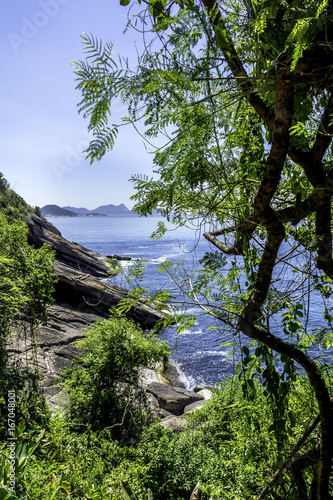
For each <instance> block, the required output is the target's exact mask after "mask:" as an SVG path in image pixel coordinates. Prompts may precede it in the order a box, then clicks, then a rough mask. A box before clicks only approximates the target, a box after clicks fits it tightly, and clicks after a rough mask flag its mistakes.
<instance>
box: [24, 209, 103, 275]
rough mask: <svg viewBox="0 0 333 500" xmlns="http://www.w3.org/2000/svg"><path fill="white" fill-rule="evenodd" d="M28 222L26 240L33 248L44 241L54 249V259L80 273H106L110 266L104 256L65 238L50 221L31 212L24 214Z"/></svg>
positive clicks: (39, 245) (38, 246)
mask: <svg viewBox="0 0 333 500" xmlns="http://www.w3.org/2000/svg"><path fill="white" fill-rule="evenodd" d="M24 220H25V222H26V223H27V224H28V227H29V233H28V241H29V243H30V245H33V246H34V247H35V248H40V247H41V246H42V245H43V244H44V243H47V244H49V245H51V247H52V248H53V250H55V254H56V260H57V261H58V262H62V263H63V264H66V265H67V266H70V267H72V268H73V269H77V270H78V271H80V272H81V273H88V274H91V275H93V276H97V277H100V278H103V277H105V276H107V275H108V273H109V271H110V266H109V265H108V264H107V262H106V261H105V257H104V256H103V255H100V254H99V253H97V252H93V251H92V250H88V249H87V248H85V247H83V246H82V245H79V244H78V243H74V242H71V241H68V240H66V239H65V238H63V237H62V236H61V233H60V231H58V229H57V228H56V227H54V226H53V224H51V223H50V222H48V221H46V220H44V219H41V218H40V217H37V215H35V214H31V215H30V217H28V216H24Z"/></svg>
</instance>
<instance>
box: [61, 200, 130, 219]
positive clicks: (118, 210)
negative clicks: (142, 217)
mask: <svg viewBox="0 0 333 500" xmlns="http://www.w3.org/2000/svg"><path fill="white" fill-rule="evenodd" d="M62 208H64V209H65V210H71V211H72V212H75V213H76V214H78V215H96V216H98V215H133V212H131V210H129V209H128V208H127V207H126V206H125V205H124V204H123V203H121V204H120V205H112V204H110V205H101V206H100V207H97V208H95V209H94V210H88V209H87V208H84V207H80V208H76V207H69V206H67V207H62Z"/></svg>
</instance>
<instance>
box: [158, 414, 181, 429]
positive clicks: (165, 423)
mask: <svg viewBox="0 0 333 500" xmlns="http://www.w3.org/2000/svg"><path fill="white" fill-rule="evenodd" d="M160 425H161V426H162V427H164V429H169V430H170V431H173V432H182V431H183V430H184V428H185V427H186V425H187V420H186V418H185V417H184V416H180V417H176V416H175V415H170V416H169V417H166V418H164V419H163V420H161V422H160Z"/></svg>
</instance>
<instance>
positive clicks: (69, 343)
mask: <svg viewBox="0 0 333 500" xmlns="http://www.w3.org/2000/svg"><path fill="white" fill-rule="evenodd" d="M25 221H26V223H27V224H28V227H29V233H28V241H29V243H30V244H31V245H33V246H34V247H36V248H40V247H41V246H42V245H43V244H44V243H47V244H49V245H50V246H51V247H52V248H53V249H54V251H55V256H56V260H55V266H54V272H55V275H56V277H57V280H58V281H57V283H56V284H55V293H54V299H55V302H54V304H53V305H51V306H50V307H49V309H48V322H47V324H46V325H44V326H41V327H40V328H39V331H38V333H37V337H36V335H32V334H31V332H29V328H28V326H27V325H24V324H22V325H20V326H19V327H18V326H17V327H16V328H15V329H14V331H13V335H12V336H11V342H10V345H8V353H9V355H10V357H11V358H12V359H17V358H20V359H23V360H25V363H26V365H28V367H29V365H31V366H32V365H33V364H34V363H35V361H34V359H36V362H37V364H38V368H39V371H40V372H41V374H42V376H43V378H44V381H43V385H44V393H45V396H46V398H47V400H48V403H49V405H50V407H51V408H55V407H56V406H57V405H58V404H61V405H63V404H65V399H66V398H65V397H64V394H63V389H62V388H61V387H60V386H57V385H55V383H54V382H55V380H56V379H57V377H58V376H59V374H60V372H61V371H62V370H63V369H65V368H66V367H68V366H69V365H70V363H71V361H72V359H73V358H74V357H75V356H77V355H78V354H79V351H78V349H77V347H76V346H75V342H76V341H77V340H79V339H81V338H83V337H84V330H85V329H86V328H87V327H89V325H91V324H92V323H93V322H94V321H96V320H100V319H103V318H107V317H108V315H109V309H110V308H111V307H112V306H114V305H116V304H118V303H119V301H121V300H122V299H124V298H126V297H127V296H128V292H127V291H126V290H125V289H123V288H120V287H117V286H115V285H110V284H108V283H106V282H105V281H104V280H101V278H106V277H108V276H109V274H110V266H109V264H108V263H107V261H106V258H105V257H104V256H103V255H100V254H98V253H96V252H93V251H91V250H88V249H86V248H84V247H83V246H81V245H79V244H77V243H73V242H70V241H68V240H66V239H65V238H63V237H62V236H61V233H60V232H59V231H58V229H56V228H55V227H54V226H53V225H52V224H51V223H50V222H48V221H46V220H44V219H41V218H40V217H37V216H36V215H34V214H31V216H30V217H27V216H25ZM128 317H129V318H131V319H133V320H134V321H135V322H136V323H138V324H139V325H140V326H141V327H142V328H144V329H151V328H153V327H154V326H155V325H156V323H157V322H158V321H159V320H160V319H161V317H162V316H161V314H160V313H159V312H158V311H157V310H156V309H153V308H152V307H150V306H148V305H147V304H145V303H144V300H141V301H139V302H138V303H137V304H136V305H135V306H133V307H132V308H131V309H130V311H129V312H128ZM34 353H36V355H35V356H34ZM152 373H154V372H152ZM152 373H150V375H149V376H148V378H147V377H146V382H145V387H144V388H145V390H146V392H147V397H148V401H149V404H150V407H151V409H152V412H153V414H155V415H156V416H159V417H161V418H162V419H163V420H162V423H163V422H164V424H163V425H165V426H168V427H169V428H172V429H173V430H180V428H181V427H182V426H183V424H184V421H185V419H184V416H182V415H184V414H185V413H186V412H187V411H190V410H191V409H193V408H188V409H186V408H187V407H189V406H191V405H193V404H194V405H196V407H197V406H198V405H199V403H200V405H201V404H202V401H204V400H205V397H207V394H206V395H205V397H204V395H203V394H200V393H199V392H198V393H195V392H190V391H186V390H185V389H184V388H182V387H177V385H180V384H178V382H177V370H176V368H174V367H170V368H169V375H168V373H166V374H165V375H164V376H159V375H157V374H155V375H152ZM143 380H144V377H143ZM170 382H171V384H172V385H173V387H172V386H170V385H167V384H169V383H170ZM143 383H144V382H143ZM64 398H65V399H64ZM175 419H176V420H175ZM179 419H181V420H179ZM182 419H183V420H182Z"/></svg>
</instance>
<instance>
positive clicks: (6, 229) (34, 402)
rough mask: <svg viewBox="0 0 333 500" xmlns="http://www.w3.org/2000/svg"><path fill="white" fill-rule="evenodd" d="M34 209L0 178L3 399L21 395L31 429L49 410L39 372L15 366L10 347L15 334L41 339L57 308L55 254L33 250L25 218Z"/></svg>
mask: <svg viewBox="0 0 333 500" xmlns="http://www.w3.org/2000/svg"><path fill="white" fill-rule="evenodd" d="M29 209H30V207H29V206H28V205H27V204H25V202H24V201H23V200H22V199H21V198H20V197H19V196H18V195H16V193H14V191H11V190H9V186H8V184H7V182H6V181H5V179H4V178H3V176H2V175H1V176H0V271H1V272H0V380H1V385H0V398H1V397H2V398H3V399H4V400H5V401H7V391H8V390H15V392H16V401H17V406H16V418H17V419H23V420H24V421H25V422H26V423H27V425H28V426H30V425H32V424H33V422H38V423H40V424H45V423H46V421H47V418H48V410H47V408H46V405H45V401H44V399H43V397H42V396H41V390H40V388H39V376H38V371H35V370H33V371H32V372H31V371H29V370H28V369H27V368H26V367H23V366H22V364H20V363H18V362H14V361H13V360H11V361H9V359H8V353H7V349H6V347H7V343H10V341H11V338H10V336H11V333H12V331H13V330H15V331H16V333H18V332H20V335H21V336H22V337H23V336H24V335H25V334H26V333H27V332H28V333H29V335H32V337H34V335H35V334H36V330H37V329H38V325H39V324H41V323H44V322H45V321H46V315H47V306H48V305H49V304H50V303H51V302H52V292H53V283H54V275H53V262H54V254H53V252H52V251H51V249H50V248H49V247H48V246H47V245H45V246H43V247H42V248H40V249H38V250H37V249H33V248H32V247H30V246H29V244H28V241H27V233H28V227H27V225H26V223H25V222H23V221H22V220H21V216H22V215H23V214H24V213H27V211H28V210H29ZM6 422H7V406H6V405H3V404H2V405H0V436H1V438H2V437H4V435H5V428H6Z"/></svg>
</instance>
